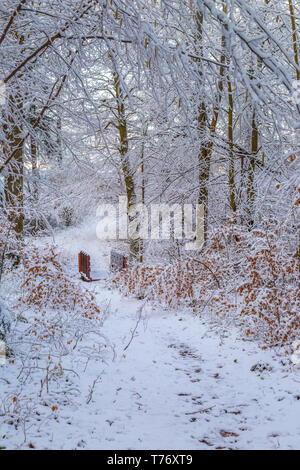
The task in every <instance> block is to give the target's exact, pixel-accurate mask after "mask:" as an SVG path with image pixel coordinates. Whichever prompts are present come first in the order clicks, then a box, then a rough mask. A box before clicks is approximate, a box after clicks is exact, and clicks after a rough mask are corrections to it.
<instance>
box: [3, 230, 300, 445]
mask: <svg viewBox="0 0 300 470" xmlns="http://www.w3.org/2000/svg"><path fill="white" fill-rule="evenodd" d="M57 243H58V246H59V247H60V248H61V249H62V251H63V252H64V256H65V257H66V260H67V261H66V262H67V263H69V268H70V272H73V273H74V276H77V275H78V274H77V273H76V269H77V266H76V254H77V253H78V252H79V251H80V249H86V250H87V251H88V252H89V253H90V254H91V255H92V259H93V262H94V264H95V265H97V266H99V267H100V268H101V269H100V270H101V273H102V275H103V277H105V272H107V269H108V258H109V257H108V252H109V248H108V247H105V246H102V247H101V246H100V247H99V243H98V242H97V241H95V238H94V235H93V233H92V232H91V235H90V236H87V235H86V234H85V238H84V237H83V233H78V234H77V233H74V232H71V235H70V236H68V234H64V236H63V237H61V238H58V240H57ZM87 286H88V288H90V289H93V290H94V291H95V294H96V298H97V302H98V304H99V306H100V307H101V308H104V307H105V306H106V305H108V304H109V306H110V307H109V313H108V316H107V318H106V320H105V322H104V325H103V328H102V332H103V334H104V335H105V336H106V337H107V338H108V339H109V343H110V344H111V345H112V346H113V351H114V354H112V350H111V349H110V348H109V347H108V351H107V355H106V357H105V358H104V362H103V363H101V362H98V363H97V365H96V366H94V365H93V366H89V367H87V368H86V370H85V368H84V367H81V370H84V372H83V373H81V374H80V379H79V383H78V384H77V385H76V386H77V389H78V393H77V392H76V393H73V394H72V393H71V394H72V400H70V401H69V404H68V403H66V405H65V406H64V408H63V409H62V410H59V411H60V412H59V415H58V417H57V419H55V420H51V422H49V423H48V422H47V421H45V422H46V423H47V424H46V425H45V426H43V427H42V426H41V422H42V420H43V418H44V416H45V419H47V413H48V414H49V411H47V408H45V407H44V406H43V404H42V403H41V404H40V405H39V407H38V412H39V415H38V416H39V417H38V419H37V420H36V421H33V422H32V424H30V429H29V430H28V440H30V442H32V444H33V445H34V446H35V448H39V449H44V448H45V449H81V448H82V449H112V450H114V449H137V450H138V449H153V450H159V449H297V448H299V446H300V371H297V370H295V371H292V370H291V367H290V364H289V361H288V359H286V360H285V359H283V358H282V356H281V357H280V356H277V355H276V353H275V352H274V351H273V352H271V351H262V350H261V349H260V348H259V346H258V345H257V344H256V343H255V342H249V341H247V342H246V341H243V340H241V338H240V336H239V332H238V331H237V330H236V329H235V328H234V327H233V326H232V325H227V326H226V327H224V326H223V327H222V326H221V325H218V324H217V323H216V322H214V321H213V318H212V317H211V316H210V315H209V314H208V313H203V314H202V316H201V318H199V317H196V316H194V315H192V314H190V313H189V312H187V311H177V312H174V311H168V310H164V309H162V308H161V307H154V306H151V305H149V304H148V305H145V307H144V309H143V311H142V317H141V320H140V321H139V323H138V326H137V328H136V331H135V335H134V337H132V332H133V331H134V329H135V327H136V325H137V320H138V315H139V314H138V312H139V309H140V308H141V306H142V305H143V303H142V302H141V301H139V300H136V299H133V298H126V297H124V296H122V295H121V294H120V293H119V292H118V291H117V290H111V289H109V288H108V287H107V285H106V284H105V281H104V280H103V281H100V282H98V283H92V284H87ZM124 349H125V350H124ZM251 369H252V370H251ZM253 369H255V370H253ZM37 386H38V385H37ZM3 432H5V433H6V442H10V443H11V444H10V445H11V446H12V447H13V448H16V447H19V448H22V446H23V445H22V444H21V442H22V436H21V434H20V435H19V434H18V433H16V431H15V430H14V428H13V426H9V425H6V428H5V430H4V431H3ZM19 433H21V431H19Z"/></svg>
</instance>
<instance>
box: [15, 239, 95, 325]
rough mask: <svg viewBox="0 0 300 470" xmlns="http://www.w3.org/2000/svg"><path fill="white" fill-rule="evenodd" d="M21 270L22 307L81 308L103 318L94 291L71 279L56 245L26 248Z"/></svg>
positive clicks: (72, 309)
mask: <svg viewBox="0 0 300 470" xmlns="http://www.w3.org/2000/svg"><path fill="white" fill-rule="evenodd" d="M21 272H22V277H23V283H22V286H21V287H22V295H21V297H20V299H19V306H20V307H27V308H33V309H37V310H38V311H42V310H43V309H53V310H58V311H62V310H63V311H66V312H74V311H78V312H80V313H81V315H82V316H84V317H86V318H90V319H99V318H100V310H99V308H98V306H97V304H96V303H95V297H94V295H93V294H92V293H91V292H90V291H88V290H86V289H83V288H82V287H81V286H80V285H79V284H78V283H76V282H74V281H73V280H72V279H70V277H69V276H68V275H67V274H66V272H65V271H64V268H63V265H62V262H61V261H60V259H59V256H58V253H57V252H56V249H55V247H51V246H50V247H46V248H33V249H31V250H28V251H26V250H25V252H24V253H23V257H22V270H21Z"/></svg>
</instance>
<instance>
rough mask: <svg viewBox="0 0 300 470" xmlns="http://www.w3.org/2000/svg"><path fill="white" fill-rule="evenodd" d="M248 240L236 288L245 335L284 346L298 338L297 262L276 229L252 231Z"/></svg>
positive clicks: (299, 313)
mask: <svg viewBox="0 0 300 470" xmlns="http://www.w3.org/2000/svg"><path fill="white" fill-rule="evenodd" d="M252 240H253V242H252V246H251V249H250V250H249V253H248V254H247V256H246V259H245V262H244V264H243V270H244V276H243V280H242V282H240V284H239V286H238V288H237V292H238V294H239V296H240V315H241V317H242V323H243V326H244V329H245V333H246V335H247V336H255V337H259V338H261V339H263V341H264V343H265V345H266V346H285V345H286V344H290V343H291V342H292V341H294V340H295V339H299V337H300V289H299V259H298V257H297V256H295V255H293V254H289V253H287V252H286V251H285V247H284V244H283V242H281V240H280V237H279V232H278V231H276V230H275V232H274V231H273V232H272V231H264V232H262V231H257V232H252Z"/></svg>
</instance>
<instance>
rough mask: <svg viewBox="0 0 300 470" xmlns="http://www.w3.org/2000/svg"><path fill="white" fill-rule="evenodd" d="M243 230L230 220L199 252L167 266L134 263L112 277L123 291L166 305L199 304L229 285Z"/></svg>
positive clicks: (237, 261)
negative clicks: (199, 253)
mask: <svg viewBox="0 0 300 470" xmlns="http://www.w3.org/2000/svg"><path fill="white" fill-rule="evenodd" d="M245 237H246V236H245V232H244V231H243V229H242V228H241V227H238V226H237V225H236V224H235V223H234V220H233V219H232V220H230V221H229V222H228V224H227V225H226V226H225V227H222V228H220V229H219V230H216V231H215V232H214V233H213V234H211V237H210V240H209V241H208V243H207V247H206V249H205V251H204V252H203V253H201V255H200V256H198V257H189V256H186V258H183V259H180V260H177V261H175V262H174V263H172V264H170V265H167V266H161V265H157V266H142V265H137V266H134V267H133V268H131V269H128V270H124V271H121V272H120V273H118V274H117V275H115V276H114V277H113V283H114V284H115V285H117V286H118V287H120V288H121V290H122V291H123V292H124V293H125V294H127V295H128V294H132V295H135V296H137V297H142V298H144V297H145V298H147V299H148V300H155V301H157V302H159V303H160V304H162V305H165V306H169V307H173V308H174V307H180V306H181V305H187V306H192V307H193V308H196V309H197V307H201V305H203V304H204V303H206V302H207V301H208V300H209V298H210V297H212V293H214V292H215V291H216V290H220V289H222V287H224V286H226V287H228V286H231V285H232V284H233V282H234V281H235V279H236V277H237V272H238V270H239V260H240V256H241V255H242V253H243V251H244V246H245Z"/></svg>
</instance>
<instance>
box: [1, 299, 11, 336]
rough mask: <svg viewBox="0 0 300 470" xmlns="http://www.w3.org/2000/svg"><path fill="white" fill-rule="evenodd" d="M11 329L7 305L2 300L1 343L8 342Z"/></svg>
mask: <svg viewBox="0 0 300 470" xmlns="http://www.w3.org/2000/svg"><path fill="white" fill-rule="evenodd" d="M10 329H11V316H10V314H9V313H8V310H7V308H6V305H5V304H4V302H2V301H1V300H0V341H7V336H8V334H9V332H10Z"/></svg>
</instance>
